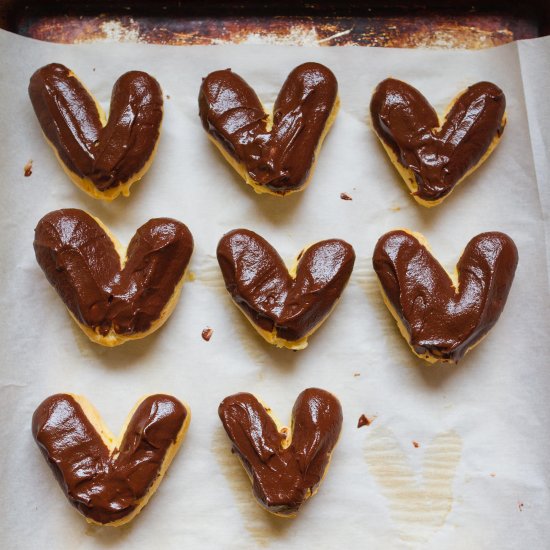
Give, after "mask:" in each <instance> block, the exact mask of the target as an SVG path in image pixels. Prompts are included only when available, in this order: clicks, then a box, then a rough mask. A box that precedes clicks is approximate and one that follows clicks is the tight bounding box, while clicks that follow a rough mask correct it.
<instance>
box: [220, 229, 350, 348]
mask: <svg viewBox="0 0 550 550" xmlns="http://www.w3.org/2000/svg"><path fill="white" fill-rule="evenodd" d="M217 255H218V262H219V264H220V269H221V271H222V275H223V278H224V281H225V286H226V288H227V290H228V292H229V293H230V294H231V297H232V298H233V301H234V302H235V304H236V305H237V306H238V307H239V309H240V310H241V311H242V312H243V313H244V314H245V316H246V317H247V319H248V320H249V321H250V322H251V323H252V326H253V327H254V328H255V329H256V330H257V331H258V332H259V333H260V335H261V336H262V337H263V338H264V339H265V340H266V341H267V342H269V343H270V344H273V345H275V346H278V347H285V348H290V349H303V348H305V347H306V346H307V344H308V342H307V340H308V338H309V336H311V335H312V334H313V333H314V332H315V331H316V330H317V329H318V328H319V326H320V325H321V324H322V323H323V321H324V320H325V319H326V318H327V317H328V315H329V314H330V312H331V311H332V309H333V308H334V306H335V305H336V303H337V301H338V299H339V298H340V296H341V294H342V292H343V290H344V288H345V286H346V284H347V282H348V279H349V277H350V275H351V272H352V270H353V264H354V262H355V252H354V250H353V248H352V246H351V245H350V244H348V243H347V242H345V241H342V240H340V239H330V240H327V241H321V242H318V243H315V244H313V245H311V246H309V247H307V248H305V249H304V250H302V252H300V254H299V255H298V258H297V260H296V263H295V265H294V266H293V267H292V268H291V269H290V271H289V270H287V268H286V266H285V264H284V262H283V260H282V259H281V257H280V256H279V254H277V251H276V250H275V249H274V248H273V247H272V246H271V245H270V244H269V243H268V242H267V241H266V240H265V239H263V238H262V237H260V236H259V235H257V234H256V233H254V232H253V231H249V230H248V229H235V230H233V231H230V232H229V233H227V234H225V235H224V236H223V237H222V238H221V240H220V242H219V244H218V250H217Z"/></svg>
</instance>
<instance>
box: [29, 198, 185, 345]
mask: <svg viewBox="0 0 550 550" xmlns="http://www.w3.org/2000/svg"><path fill="white" fill-rule="evenodd" d="M34 251H35V254H36V260H37V261H38V264H39V265H40V267H41V268H42V271H44V274H45V275H46V278H47V279H48V281H49V282H50V284H51V285H52V286H53V287H54V288H55V290H56V291H57V293H58V294H59V297H60V298H61V299H62V300H63V302H64V304H65V306H66V307H67V309H68V310H69V313H70V314H71V316H72V317H73V319H74V320H75V321H76V323H77V324H78V326H79V327H80V328H81V329H82V330H83V331H84V332H85V333H86V335H87V336H88V337H89V338H90V339H91V340H93V341H94V342H97V343H98V344H101V345H103V346H109V347H111V346H117V345H119V344H123V343H124V342H126V341H128V340H132V339H137V338H144V337H145V336H147V335H148V334H151V333H152V332H154V331H155V330H157V329H158V328H160V327H161V326H162V325H163V324H164V323H165V322H166V320H167V319H168V317H169V316H170V315H171V313H172V311H173V309H174V307H175V306H176V303H177V301H178V298H179V295H180V292H181V287H182V285H183V282H184V279H185V272H186V269H187V266H188V264H189V260H190V258H191V254H192V253H193V237H192V235H191V233H190V232H189V229H187V227H186V226H185V225H184V224H183V223H181V222H179V221H177V220H174V219H171V218H155V219H152V220H149V221H148V222H147V223H145V224H143V225H142V226H141V227H140V228H139V229H138V230H137V231H136V233H135V235H134V236H133V237H132V240H131V241H130V244H129V245H128V248H124V247H123V246H121V245H120V243H119V242H118V241H117V240H116V238H115V237H114V236H113V235H112V234H111V233H110V231H109V230H108V229H107V228H106V227H105V226H104V225H103V224H102V223H101V222H100V221H99V220H98V219H97V218H94V217H93V216H91V215H90V214H88V213H87V212H84V211H83V210H78V209H75V208H69V209H63V210H55V211H53V212H50V213H49V214H46V215H45V216H44V217H43V218H42V219H41V220H40V221H39V222H38V225H37V226H36V229H35V237H34Z"/></svg>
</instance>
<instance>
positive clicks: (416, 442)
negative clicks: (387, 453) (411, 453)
mask: <svg viewBox="0 0 550 550" xmlns="http://www.w3.org/2000/svg"><path fill="white" fill-rule="evenodd" d="M412 444H413V447H414V448H415V449H418V447H420V443H418V441H415V440H414V439H413V442H412Z"/></svg>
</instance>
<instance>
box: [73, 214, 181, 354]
mask: <svg viewBox="0 0 550 550" xmlns="http://www.w3.org/2000/svg"><path fill="white" fill-rule="evenodd" d="M84 212H86V211H85V210H84ZM86 214H88V216H90V217H91V218H93V219H94V220H95V222H96V223H97V224H98V225H99V226H100V227H101V229H103V231H104V232H105V234H106V235H107V237H108V238H109V239H110V241H111V242H112V243H113V245H114V247H115V250H116V251H117V254H118V256H119V258H120V265H121V268H124V265H125V263H126V259H127V258H126V251H127V247H125V246H122V245H121V244H120V242H119V241H118V239H117V238H116V237H115V236H114V235H113V233H112V232H111V231H110V229H109V228H108V227H107V226H106V225H105V224H104V223H103V222H102V221H101V220H100V219H99V218H96V217H95V216H93V215H92V214H90V213H89V212H86ZM189 263H191V259H189ZM189 263H188V264H187V267H186V268H185V270H184V272H183V274H182V276H181V278H180V280H179V281H178V283H177V284H176V286H175V288H174V291H173V292H172V295H171V296H170V299H169V300H168V302H167V303H166V305H165V306H164V307H163V308H162V311H161V312H160V315H159V317H158V319H156V320H155V321H153V322H152V323H151V326H150V327H149V329H148V330H146V331H145V332H139V333H137V334H128V335H125V334H118V333H117V332H115V330H114V329H113V328H112V327H111V329H110V330H109V332H108V333H107V334H106V335H105V336H102V335H101V334H99V333H98V332H96V330H94V329H93V328H91V327H89V326H88V325H86V324H84V323H82V322H81V321H79V320H78V319H77V318H76V317H75V315H74V313H73V312H72V311H71V310H70V309H69V308H68V307H67V306H65V308H66V309H67V311H68V312H69V315H70V316H71V317H72V319H73V320H74V322H75V323H76V324H77V325H78V326H79V327H80V329H81V330H82V332H84V334H86V336H87V337H88V338H89V339H90V340H91V341H92V342H95V343H96V344H100V345H102V346H105V347H109V348H113V347H115V346H120V345H121V344H124V343H126V342H128V341H130V340H140V339H141V338H145V337H147V336H149V335H150V334H152V333H153V332H155V331H157V330H158V329H159V328H161V327H162V325H164V323H166V321H168V319H169V317H170V316H171V315H172V313H173V311H174V308H175V307H176V304H177V303H178V301H179V297H180V294H181V289H182V288H183V283H184V282H185V279H186V277H187V271H188V269H189Z"/></svg>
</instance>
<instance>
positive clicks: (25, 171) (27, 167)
mask: <svg viewBox="0 0 550 550" xmlns="http://www.w3.org/2000/svg"><path fill="white" fill-rule="evenodd" d="M23 174H24V175H25V177H26V178H28V177H29V176H30V175H31V174H32V159H30V160H29V161H28V162H27V164H25V166H23Z"/></svg>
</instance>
